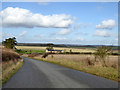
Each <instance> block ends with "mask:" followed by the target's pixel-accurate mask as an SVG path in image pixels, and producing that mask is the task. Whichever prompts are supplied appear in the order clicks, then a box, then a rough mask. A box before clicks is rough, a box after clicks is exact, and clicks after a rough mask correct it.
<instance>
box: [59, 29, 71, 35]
mask: <svg viewBox="0 0 120 90" xmlns="http://www.w3.org/2000/svg"><path fill="white" fill-rule="evenodd" d="M70 32H71V30H69V29H62V30H61V31H60V32H59V33H58V34H59V35H67V34H69V33H70Z"/></svg>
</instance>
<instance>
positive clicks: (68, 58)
mask: <svg viewBox="0 0 120 90" xmlns="http://www.w3.org/2000/svg"><path fill="white" fill-rule="evenodd" d="M16 48H18V49H21V50H31V51H32V50H33V51H34V50H44V51H45V49H46V47H39V46H16ZM54 49H58V50H63V51H64V52H69V51H70V50H72V52H82V53H87V52H91V53H94V52H95V50H96V48H66V47H54ZM23 56H25V57H29V58H33V59H37V60H42V61H45V62H50V63H54V64H58V65H62V66H65V67H69V68H72V69H76V70H79V71H83V72H87V73H90V74H94V75H97V76H100V77H104V78H108V79H112V80H115V81H118V56H117V55H110V56H108V57H107V60H106V61H105V62H106V65H107V67H103V66H102V63H101V60H99V59H95V56H94V54H49V55H48V56H47V57H46V58H42V54H36V55H35V54H33V55H32V54H23Z"/></svg>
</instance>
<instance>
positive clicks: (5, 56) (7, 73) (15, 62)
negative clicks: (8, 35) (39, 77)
mask: <svg viewBox="0 0 120 90" xmlns="http://www.w3.org/2000/svg"><path fill="white" fill-rule="evenodd" d="M22 64H23V60H22V59H21V58H20V55H19V54H18V53H16V52H14V51H13V50H11V49H7V48H2V74H0V76H1V77H2V84H4V83H5V82H6V81H7V80H8V79H10V77H11V76H12V75H13V74H14V73H15V72H17V70H18V69H19V68H20V67H21V66H22Z"/></svg>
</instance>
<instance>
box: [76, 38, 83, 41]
mask: <svg viewBox="0 0 120 90" xmlns="http://www.w3.org/2000/svg"><path fill="white" fill-rule="evenodd" d="M76 40H77V41H84V39H83V38H81V37H77V39H76Z"/></svg>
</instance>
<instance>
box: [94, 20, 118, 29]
mask: <svg viewBox="0 0 120 90" xmlns="http://www.w3.org/2000/svg"><path fill="white" fill-rule="evenodd" d="M115 25H116V24H115V20H112V19H109V20H106V21H105V20H104V21H102V23H101V24H98V25H96V29H113V28H114V27H115Z"/></svg>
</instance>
